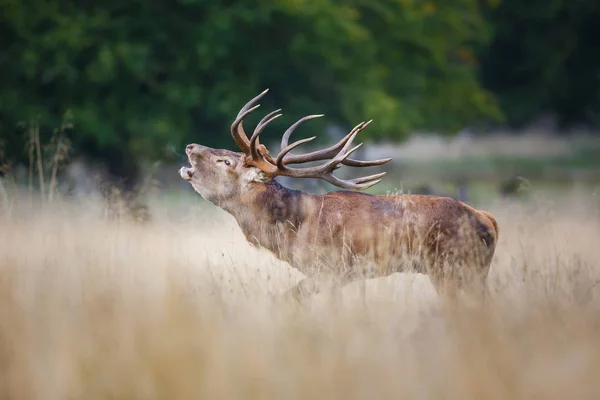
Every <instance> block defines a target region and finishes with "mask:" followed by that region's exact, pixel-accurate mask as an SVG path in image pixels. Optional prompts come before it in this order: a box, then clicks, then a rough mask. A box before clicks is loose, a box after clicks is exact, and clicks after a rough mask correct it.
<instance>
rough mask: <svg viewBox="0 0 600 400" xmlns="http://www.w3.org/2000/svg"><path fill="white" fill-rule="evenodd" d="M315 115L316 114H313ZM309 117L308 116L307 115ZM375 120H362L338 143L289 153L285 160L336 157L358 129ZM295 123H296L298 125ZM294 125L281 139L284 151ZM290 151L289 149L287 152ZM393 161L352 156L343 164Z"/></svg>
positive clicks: (372, 163) (360, 164)
mask: <svg viewBox="0 0 600 400" xmlns="http://www.w3.org/2000/svg"><path fill="white" fill-rule="evenodd" d="M312 117H314V116H312ZM305 118H307V119H308V117H305ZM304 120H305V119H301V120H300V121H298V122H297V123H296V124H298V125H299V123H300V122H304ZM372 121H373V120H370V121H367V122H361V123H360V124H358V125H356V126H355V127H354V128H353V129H352V130H351V131H350V133H348V134H347V135H346V136H344V137H343V138H342V139H341V140H340V141H339V142H337V143H336V144H334V145H333V146H331V147H328V148H326V149H322V150H316V151H313V152H310V153H306V154H300V155H297V154H288V155H287V157H286V158H285V159H284V160H283V163H284V164H286V165H287V164H301V163H305V162H310V161H320V160H327V159H330V158H332V157H334V156H335V155H336V154H338V152H339V151H340V149H341V148H342V147H344V145H345V144H346V143H347V142H348V140H349V139H350V137H351V136H352V135H353V134H354V133H355V132H356V130H359V131H362V130H363V129H364V128H366V127H367V125H369V124H370V123H371V122H372ZM296 124H294V125H296ZM294 125H292V127H293V128H294V129H295V128H296V127H297V125H296V126H294ZM292 127H290V128H289V129H288V130H287V131H286V132H285V133H284V136H283V138H282V140H281V151H282V152H283V149H284V147H286V146H287V145H288V144H287V143H288V139H289V137H290V135H291V133H292V132H293V130H294V129H292ZM287 153H289V151H288V152H287ZM389 161H391V158H383V159H379V160H372V161H361V160H354V159H351V158H347V159H345V160H344V161H343V162H342V164H344V165H347V166H350V167H372V166H375V165H382V164H385V163H387V162H389Z"/></svg>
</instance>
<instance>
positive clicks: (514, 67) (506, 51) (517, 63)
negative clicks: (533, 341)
mask: <svg viewBox="0 0 600 400" xmlns="http://www.w3.org/2000/svg"><path fill="white" fill-rule="evenodd" d="M488 12H489V17H488V18H489V20H490V23H491V24H492V26H493V29H494V33H493V39H492V41H491V43H490V45H489V46H485V47H483V49H482V50H481V52H480V56H479V57H480V59H481V64H482V68H481V80H482V83H483V84H484V85H485V86H486V87H487V88H488V89H489V90H491V91H492V92H494V93H495V94H496V95H497V98H498V100H499V104H500V106H501V109H502V111H503V113H504V115H505V116H506V120H507V122H509V124H510V125H512V126H515V127H518V126H522V125H523V124H526V123H528V122H530V121H531V120H532V119H534V118H536V117H537V116H539V115H542V114H551V115H554V116H556V117H557V118H558V122H559V124H560V127H562V128H564V127H568V126H569V125H572V124H585V125H588V126H591V127H594V128H599V127H600V51H598V38H600V24H599V23H598V21H600V2H598V1H597V0H577V1H573V0H571V1H567V0H545V1H531V0H528V1H525V0H502V1H501V2H500V4H499V5H498V6H497V7H490V8H489V9H488Z"/></svg>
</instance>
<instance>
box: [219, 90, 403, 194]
mask: <svg viewBox="0 0 600 400" xmlns="http://www.w3.org/2000/svg"><path fill="white" fill-rule="evenodd" d="M268 90H269V89H267V90H265V91H264V92H262V93H261V94H259V95H258V96H256V97H255V98H253V99H252V100H250V101H249V102H248V103H246V104H245V105H244V107H242V109H241V110H240V112H239V113H238V115H237V117H236V119H235V121H234V122H233V124H232V125H231V134H232V136H233V139H234V140H235V142H236V143H237V145H238V147H239V148H240V149H241V150H242V151H243V152H244V153H245V154H246V156H247V163H248V164H250V165H253V166H255V167H257V168H259V169H261V170H262V171H263V172H265V173H267V174H270V175H272V176H289V177H293V178H320V179H323V180H326V181H327V182H329V183H331V184H333V185H336V186H338V187H341V188H344V189H358V190H364V189H367V188H369V187H371V186H373V185H376V184H378V183H379V182H381V177H383V176H384V175H385V174H386V173H385V172H382V173H379V174H374V175H369V176H365V177H362V178H356V179H351V180H343V179H340V178H338V177H336V176H334V175H333V171H334V170H336V169H337V168H339V166H340V164H344V165H348V166H353V167H369V166H374V165H382V164H385V163H387V162H388V161H390V160H391V158H385V159H381V160H373V161H359V160H353V159H350V158H349V156H350V155H351V154H352V153H354V152H355V151H356V150H358V148H359V147H360V146H362V143H360V144H358V145H356V146H354V147H352V148H350V147H351V146H352V141H353V140H354V138H356V136H357V135H358V133H359V132H360V131H362V130H363V129H364V128H366V127H367V126H368V125H369V124H370V123H371V121H372V120H371V121H367V122H361V123H360V124H358V125H357V126H355V127H354V129H352V130H351V131H350V133H348V134H347V135H346V136H344V137H343V138H342V139H341V140H340V141H339V142H338V143H336V144H335V145H333V146H331V147H328V148H326V149H322V150H317V151H313V152H310V153H307V154H300V155H296V154H291V153H290V152H291V151H292V150H293V149H295V148H296V147H298V146H300V145H301V144H304V143H307V142H310V141H311V140H314V139H315V138H316V136H313V137H310V138H307V139H302V140H298V141H297V142H294V143H292V144H288V142H289V138H290V136H291V135H292V133H293V132H294V130H295V129H296V128H297V127H298V126H299V125H300V124H302V123H303V122H305V121H307V120H309V119H313V118H318V117H322V116H323V115H322V114H319V115H308V116H306V117H303V118H301V119H300V120H298V121H297V122H296V123H294V124H293V125H292V126H290V127H289V128H288V129H287V130H286V131H285V132H284V134H283V137H282V138H281V150H280V152H279V154H278V155H277V157H276V158H273V157H272V156H271V155H270V154H269V151H268V150H267V148H266V147H265V146H263V145H262V144H260V142H259V141H258V137H259V135H260V134H261V133H262V131H263V130H264V128H265V127H266V126H267V125H268V124H270V123H271V122H272V121H273V120H275V119H276V118H279V117H280V116H281V115H282V114H278V113H279V112H280V111H281V109H279V110H275V111H273V112H271V113H269V114H267V115H266V116H265V117H264V118H263V119H262V120H261V121H260V122H259V123H258V125H257V126H256V128H255V129H254V132H253V133H252V137H251V138H250V139H248V136H246V133H245V132H244V129H243V128H242V121H243V119H244V118H245V117H246V116H248V114H250V113H251V112H252V111H254V110H256V109H257V108H258V107H259V106H260V105H259V104H257V105H254V104H255V103H256V102H257V101H258V100H259V99H260V98H261V97H263V96H264V95H265V94H266V93H267V92H268ZM327 159H329V161H328V162H326V163H325V164H322V165H319V166H316V167H308V168H290V167H288V166H287V165H288V164H301V163H307V162H311V161H319V160H327Z"/></svg>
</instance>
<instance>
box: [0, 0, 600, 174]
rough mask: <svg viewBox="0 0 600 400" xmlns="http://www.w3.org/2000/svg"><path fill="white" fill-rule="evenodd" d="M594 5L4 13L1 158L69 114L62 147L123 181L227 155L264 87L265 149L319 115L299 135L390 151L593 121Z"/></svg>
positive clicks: (141, 7)
mask: <svg viewBox="0 0 600 400" xmlns="http://www.w3.org/2000/svg"><path fill="white" fill-rule="evenodd" d="M599 7H600V3H599V2H597V1H596V0H579V1H571V2H568V1H566V0H565V1H560V0H551V1H544V2H541V1H534V2H531V1H523V0H503V1H501V2H498V1H495V0H480V1H477V0H453V1H447V0H349V1H341V0H271V1H268V0H255V1H250V0H238V1H230V0H170V1H166V0H156V1H153V2H148V1H141V0H130V1H125V2H123V1H120V0H118V1H117V0H105V1H102V2H98V1H96V2H92V1H89V0H63V1H47V0H3V1H2V2H1V3H0V45H1V47H0V48H1V50H0V72H1V73H0V87H1V88H2V90H1V91H0V135H1V136H2V137H3V138H4V139H5V141H6V142H7V143H6V144H5V145H6V148H7V149H9V150H7V151H8V152H10V153H11V154H17V155H22V156H25V154H26V151H25V148H24V146H23V145H22V141H19V135H20V133H19V130H18V129H17V128H16V127H18V126H20V125H19V123H23V122H25V123H28V122H29V121H32V120H33V121H37V122H39V123H40V125H41V127H42V130H41V132H42V134H44V133H45V134H47V135H50V134H51V132H52V130H53V129H54V128H55V127H57V126H59V125H60V123H61V118H62V117H63V115H64V113H65V112H66V111H67V110H70V111H71V113H72V116H73V123H74V126H75V131H74V132H73V133H72V138H71V140H72V142H73V144H74V145H75V146H76V147H78V148H79V149H80V150H82V151H84V152H86V153H87V154H90V155H96V156H99V157H103V158H109V159H111V160H117V161H115V163H116V164H119V162H120V163H121V164H122V165H126V166H125V167H123V168H124V169H125V170H126V169H127V168H129V167H127V165H129V164H128V163H129V162H130V159H139V158H140V157H142V158H144V157H147V158H157V157H159V158H162V157H165V156H168V155H169V152H168V151H167V150H168V149H169V148H173V149H176V150H178V151H180V149H181V148H182V146H184V145H185V143H187V142H190V141H197V142H201V143H203V144H206V145H210V146H219V147H227V148H234V144H233V140H232V139H231V136H230V134H229V129H228V127H229V125H230V123H231V122H232V120H233V119H234V117H235V115H236V113H237V111H238V110H239V108H240V107H241V106H242V105H243V104H244V103H245V102H246V101H248V100H249V99H251V98H252V97H254V96H255V95H257V94H258V93H260V92H261V91H262V90H264V89H265V88H271V91H270V92H269V94H268V96H267V97H265V98H264V100H263V101H262V104H263V107H261V109H260V112H258V113H256V115H252V116H251V117H249V122H250V124H253V123H255V122H256V121H257V120H258V119H259V118H260V117H262V116H263V115H264V114H265V113H266V112H268V111H270V110H272V109H274V108H283V113H284V117H283V118H280V119H278V120H277V121H276V122H275V123H273V124H272V126H271V127H270V128H269V129H267V130H266V131H265V133H263V136H264V137H265V138H264V139H263V140H264V141H265V142H266V141H267V140H268V139H277V138H278V137H279V136H280V134H281V132H282V131H283V129H284V128H285V127H287V126H289V125H290V124H291V123H293V122H294V121H295V120H296V119H297V118H299V117H301V116H303V115H307V114H316V113H324V114H326V118H323V119H318V120H313V121H311V122H310V123H308V124H307V127H302V128H300V129H299V133H298V136H306V133H308V131H310V130H312V133H314V134H317V136H319V137H321V138H324V136H325V135H323V134H322V133H323V128H324V126H325V124H326V123H338V124H341V125H342V126H343V127H344V128H346V129H350V128H351V127H352V126H354V125H355V124H357V123H358V122H360V121H362V120H367V119H371V118H372V119H374V123H373V124H372V125H371V126H370V127H369V129H367V130H366V131H365V132H364V133H362V134H361V137H362V138H363V139H368V138H375V139H376V138H393V139H397V140H401V139H403V138H404V137H406V135H407V134H408V133H409V132H410V131H411V130H414V129H427V130H437V131H439V132H445V133H450V134H451V133H454V132H456V131H457V130H458V129H460V128H462V127H464V126H466V125H471V126H472V125H476V124H479V123H489V122H502V121H504V117H505V116H506V117H507V121H508V122H518V121H524V120H527V119H528V118H531V117H534V116H535V115H536V113H539V112H542V111H548V110H549V111H558V112H559V113H560V114H561V115H562V116H565V117H568V118H567V119H571V120H576V119H585V120H586V121H587V120H594V119H595V121H596V122H598V109H599V108H600V104H599V98H600V97H599V96H600V90H599V81H600V73H599V69H600V68H599V66H600V61H599V60H600V52H598V51H596V49H595V48H594V46H595V45H596V42H595V40H594V39H593V38H594V37H595V38H598V37H600V33H599V32H598V29H599V26H600V25H599V24H598V23H597V21H599V20H600V18H599V17H600V16H599V15H598V9H599ZM594 35H595V36H594ZM480 66H481V67H482V68H480ZM497 99H498V100H499V102H498V101H497ZM498 104H499V106H498ZM309 125H310V127H308V126H309ZM248 126H252V125H248ZM19 143H20V144H19ZM119 160H120V161H119ZM118 169H119V168H117V170H118Z"/></svg>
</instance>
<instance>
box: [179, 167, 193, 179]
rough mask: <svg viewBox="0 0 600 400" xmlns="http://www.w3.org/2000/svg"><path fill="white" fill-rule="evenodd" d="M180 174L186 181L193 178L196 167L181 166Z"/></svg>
mask: <svg viewBox="0 0 600 400" xmlns="http://www.w3.org/2000/svg"><path fill="white" fill-rule="evenodd" d="M179 176H181V179H184V180H186V181H189V180H191V179H192V176H194V168H188V167H181V168H180V169H179Z"/></svg>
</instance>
